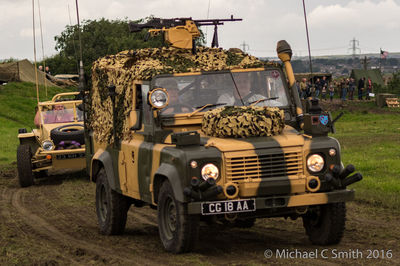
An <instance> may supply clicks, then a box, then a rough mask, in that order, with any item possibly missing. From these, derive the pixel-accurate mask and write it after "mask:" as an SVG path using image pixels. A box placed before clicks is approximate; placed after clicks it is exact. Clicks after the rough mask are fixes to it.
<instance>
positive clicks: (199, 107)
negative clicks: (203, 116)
mask: <svg viewBox="0 0 400 266" xmlns="http://www.w3.org/2000/svg"><path fill="white" fill-rule="evenodd" d="M225 104H227V103H213V104H211V103H207V104H205V105H203V106H197V107H196V110H194V111H193V112H192V113H191V114H189V115H188V117H191V116H192V115H194V114H196V113H198V112H200V111H201V110H203V109H205V108H207V107H215V106H220V105H225Z"/></svg>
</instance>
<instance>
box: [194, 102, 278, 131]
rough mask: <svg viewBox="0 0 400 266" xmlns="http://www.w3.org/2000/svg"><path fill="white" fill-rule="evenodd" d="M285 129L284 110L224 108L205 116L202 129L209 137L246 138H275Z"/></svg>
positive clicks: (273, 108) (245, 107)
mask: <svg viewBox="0 0 400 266" xmlns="http://www.w3.org/2000/svg"><path fill="white" fill-rule="evenodd" d="M284 127H285V118H284V113H283V110H280V109H279V108H277V107H267V108H264V107H257V106H254V107H253V106H241V107H223V108H218V109H214V110H210V111H207V112H206V113H205V114H204V117H203V122H202V125H201V129H202V131H203V133H204V134H205V135H207V136H212V137H220V138H229V137H233V138H246V137H254V136H258V137H263V136H273V135H279V134H281V133H282V130H283V128H284Z"/></svg>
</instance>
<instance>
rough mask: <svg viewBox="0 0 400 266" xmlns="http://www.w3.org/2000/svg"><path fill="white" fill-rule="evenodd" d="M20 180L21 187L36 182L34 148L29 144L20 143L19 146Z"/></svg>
mask: <svg viewBox="0 0 400 266" xmlns="http://www.w3.org/2000/svg"><path fill="white" fill-rule="evenodd" d="M17 167H18V181H19V185H20V186H21V187H29V186H32V185H33V184H34V181H33V172H32V150H31V147H30V146H29V145H26V144H23V145H19V146H18V148H17Z"/></svg>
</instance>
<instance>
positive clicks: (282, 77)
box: [150, 67, 292, 117]
mask: <svg viewBox="0 0 400 266" xmlns="http://www.w3.org/2000/svg"><path fill="white" fill-rule="evenodd" d="M260 71H277V72H279V76H280V77H279V79H280V80H281V85H282V88H283V91H284V94H285V97H286V104H282V105H279V106H277V107H278V108H280V109H283V110H287V109H290V106H291V105H292V99H291V94H290V91H289V88H288V84H287V81H286V80H285V79H286V76H285V75H284V73H283V71H282V69H281V68H279V67H263V68H248V69H232V70H220V71H206V72H189V73H174V74H160V75H156V76H154V77H153V78H152V80H151V82H150V91H151V90H153V89H155V88H158V87H160V86H155V84H156V81H157V80H158V79H159V78H170V77H187V76H193V77H196V76H207V75H213V74H229V75H231V77H233V76H234V75H235V74H236V73H246V72H247V73H248V72H260ZM195 84H196V81H194V82H192V83H190V84H188V85H187V86H185V87H183V88H182V89H181V90H180V91H179V96H181V95H182V94H184V93H186V92H187V91H188V90H190V89H191V88H192V87H193V86H195ZM233 84H235V83H233ZM235 87H236V84H235ZM236 89H237V88H236ZM241 98H242V97H241ZM250 105H251V104H250V103H247V104H246V105H245V106H250ZM201 106H204V105H201ZM224 106H229V104H228V105H224ZM218 107H222V106H221V105H219V106H216V107H214V108H218ZM164 109H165V108H164ZM205 109H206V110H205V111H208V110H210V109H208V108H205ZM196 110H197V108H194V109H193V111H196ZM193 111H191V112H182V113H171V114H161V117H173V116H187V115H188V114H191V113H193ZM205 111H202V110H201V111H198V113H199V114H202V113H204V112H205ZM160 113H161V112H160Z"/></svg>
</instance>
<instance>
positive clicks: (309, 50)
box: [303, 0, 314, 84]
mask: <svg viewBox="0 0 400 266" xmlns="http://www.w3.org/2000/svg"><path fill="white" fill-rule="evenodd" d="M303 10H304V21H305V23H306V34H307V45H308V58H309V60H310V74H311V82H312V84H314V79H313V78H312V73H313V72H312V62H311V49H310V37H309V36H308V25H307V13H306V4H305V2H304V0H303Z"/></svg>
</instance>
